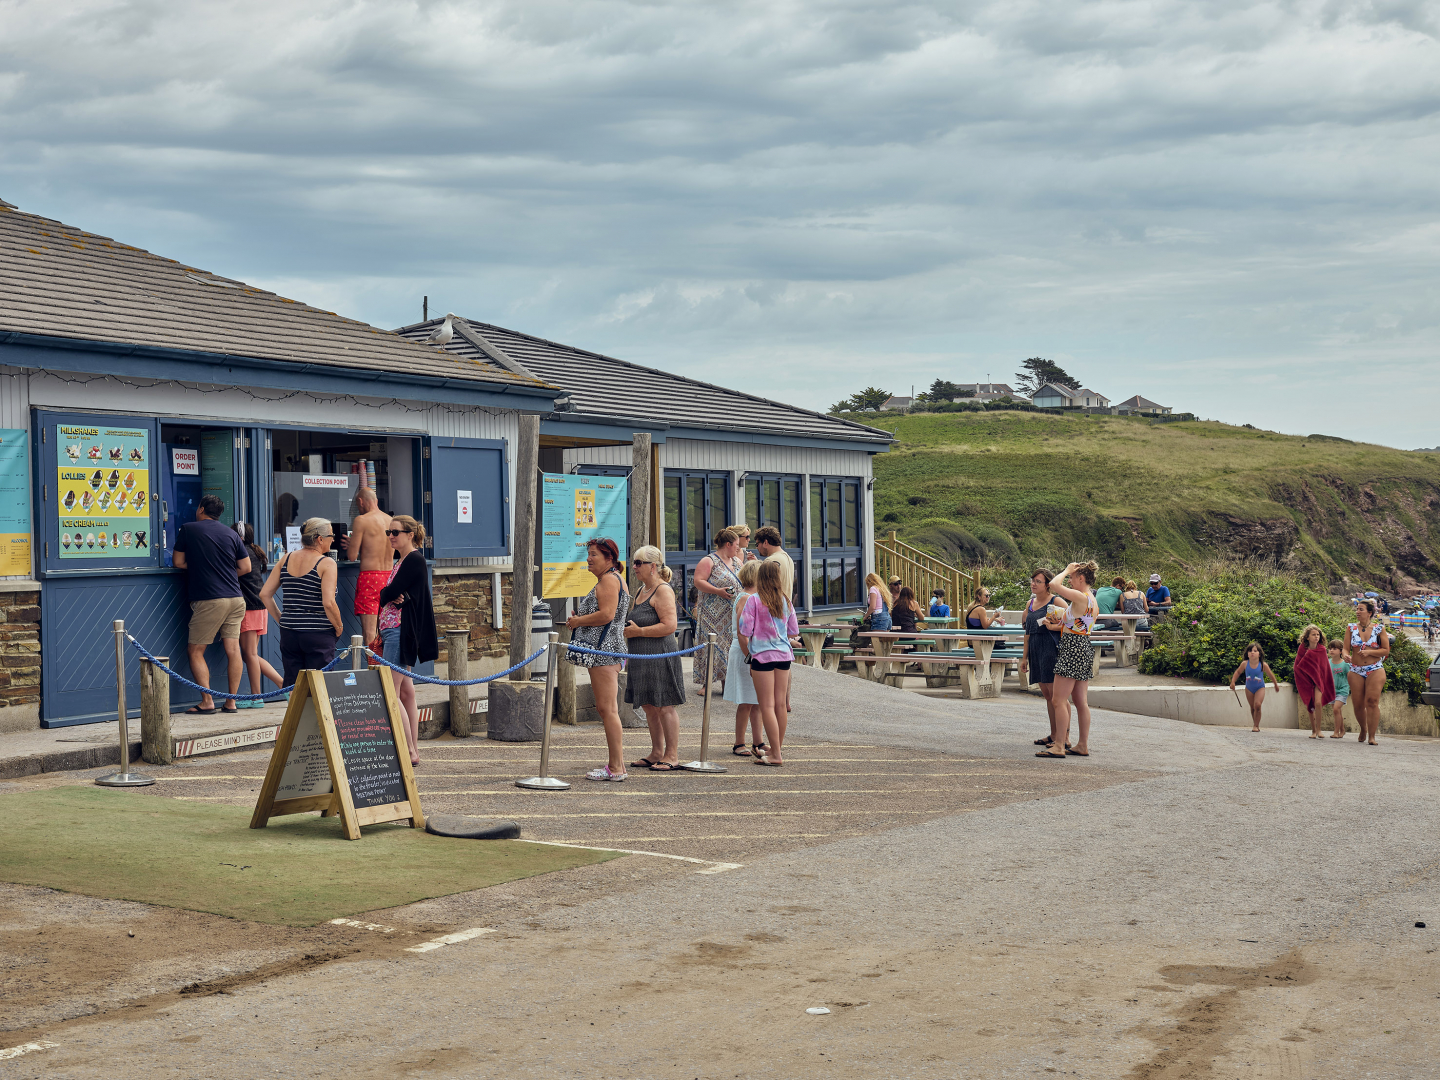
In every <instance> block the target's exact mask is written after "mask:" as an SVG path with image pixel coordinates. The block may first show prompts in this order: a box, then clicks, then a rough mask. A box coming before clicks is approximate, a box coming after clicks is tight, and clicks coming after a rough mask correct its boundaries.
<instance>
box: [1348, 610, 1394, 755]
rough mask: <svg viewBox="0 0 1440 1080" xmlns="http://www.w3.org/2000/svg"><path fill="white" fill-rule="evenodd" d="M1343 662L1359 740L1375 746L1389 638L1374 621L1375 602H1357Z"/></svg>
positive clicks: (1378, 728) (1349, 628)
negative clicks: (1346, 665)
mask: <svg viewBox="0 0 1440 1080" xmlns="http://www.w3.org/2000/svg"><path fill="white" fill-rule="evenodd" d="M1341 640H1342V641H1343V642H1344V644H1345V652H1344V660H1345V662H1346V663H1347V664H1349V665H1350V703H1351V705H1352V707H1353V708H1354V709H1355V723H1356V725H1357V726H1358V727H1359V728H1360V741H1361V742H1368V743H1369V744H1370V745H1371V746H1374V745H1375V734H1376V732H1378V731H1379V730H1380V691H1381V690H1383V689H1385V658H1386V657H1387V656H1389V655H1390V635H1389V634H1387V633H1386V632H1385V627H1383V626H1381V625H1380V624H1379V623H1377V622H1376V621H1375V601H1374V600H1368V599H1367V600H1361V601H1360V602H1359V603H1358V604H1357V605H1356V606H1355V621H1354V622H1353V623H1351V624H1350V626H1349V627H1348V628H1347V630H1346V633H1345V637H1344V638H1342V639H1341Z"/></svg>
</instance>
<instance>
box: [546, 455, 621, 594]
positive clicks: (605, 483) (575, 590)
mask: <svg viewBox="0 0 1440 1080" xmlns="http://www.w3.org/2000/svg"><path fill="white" fill-rule="evenodd" d="M541 480H542V481H543V483H541V485H540V488H541V498H540V532H541V536H540V552H541V555H540V582H541V595H542V596H544V597H545V598H546V599H550V598H552V597H557V596H584V595H585V594H586V593H588V592H589V591H590V590H591V589H593V588H594V587H595V575H594V574H592V573H590V571H589V569H587V567H586V565H585V559H586V556H587V555H588V551H587V549H586V544H587V542H588V541H590V540H592V539H596V538H598V537H602V536H605V537H609V538H610V539H611V540H614V541H615V546H616V547H618V548H619V549H620V562H621V564H622V565H623V564H624V562H625V548H626V543H625V541H626V539H627V537H626V533H627V531H628V526H627V521H628V514H629V509H630V495H629V489H630V483H629V481H628V480H626V479H625V478H624V477H619V476H567V475H561V474H556V473H543V474H541Z"/></svg>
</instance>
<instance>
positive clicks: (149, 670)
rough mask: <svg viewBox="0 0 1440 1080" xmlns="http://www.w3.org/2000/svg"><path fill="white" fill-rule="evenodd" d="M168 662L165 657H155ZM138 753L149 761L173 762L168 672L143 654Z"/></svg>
mask: <svg viewBox="0 0 1440 1080" xmlns="http://www.w3.org/2000/svg"><path fill="white" fill-rule="evenodd" d="M156 659H157V660H159V661H160V663H162V664H164V663H168V662H169V657H166V656H159V657H156ZM140 756H141V757H142V758H144V759H145V760H146V761H148V762H149V763H150V764H151V765H173V764H174V763H175V740H174V739H172V738H171V737H170V676H168V675H166V674H165V672H163V671H161V670H160V668H159V666H158V665H156V664H153V663H151V662H150V661H149V660H146V659H144V658H143V657H142V658H141V660H140Z"/></svg>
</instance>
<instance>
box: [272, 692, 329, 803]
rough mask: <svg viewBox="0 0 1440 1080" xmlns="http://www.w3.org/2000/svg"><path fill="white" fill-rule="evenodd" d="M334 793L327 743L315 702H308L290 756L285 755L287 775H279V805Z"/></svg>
mask: <svg viewBox="0 0 1440 1080" xmlns="http://www.w3.org/2000/svg"><path fill="white" fill-rule="evenodd" d="M333 790H334V784H333V782H332V781H331V779H330V762H329V759H327V758H326V756H325V739H324V737H323V736H322V735H321V734H320V722H319V720H318V719H317V718H316V716H315V702H314V700H313V699H309V698H307V699H306V701H305V704H304V706H303V707H302V709H301V711H300V721H299V723H297V724H296V725H295V737H294V740H293V741H292V742H291V743H290V752H289V753H288V754H286V755H285V771H284V772H282V773H281V774H280V786H279V787H278V788H277V789H276V790H275V798H276V800H277V801H282V800H285V799H305V798H309V797H310V796H311V795H324V794H326V793H327V792H330V791H333Z"/></svg>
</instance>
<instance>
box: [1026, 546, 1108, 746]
mask: <svg viewBox="0 0 1440 1080" xmlns="http://www.w3.org/2000/svg"><path fill="white" fill-rule="evenodd" d="M1099 572H1100V567H1099V566H1097V565H1096V564H1095V563H1094V562H1086V563H1071V564H1070V565H1069V566H1067V567H1065V569H1064V570H1061V571H1060V573H1059V574H1057V575H1056V576H1055V577H1054V578H1053V579H1051V581H1050V591H1051V592H1052V593H1054V594H1055V595H1056V596H1059V597H1060V598H1061V599H1064V600H1068V601H1070V604H1069V606H1068V607H1066V609H1065V627H1064V629H1063V630H1062V631H1061V632H1060V647H1059V650H1058V652H1057V653H1056V658H1055V686H1054V688H1053V689H1052V690H1051V691H1050V700H1051V701H1052V702H1053V704H1054V708H1053V710H1052V717H1053V718H1052V720H1051V726H1050V745H1049V746H1047V747H1046V748H1045V749H1043V750H1041V751H1040V753H1038V754H1036V755H1035V756H1036V757H1053V758H1063V757H1064V756H1065V755H1066V754H1073V755H1075V756H1076V757H1089V756H1090V703H1089V701H1088V700H1086V694H1087V692H1088V690H1089V686H1090V674H1091V672H1092V671H1093V670H1094V665H1095V647H1094V645H1092V644H1091V643H1090V629H1091V627H1093V626H1094V625H1095V619H1096V616H1098V615H1099V614H1100V603H1099V601H1098V600H1096V599H1095V593H1094V588H1095V575H1096V574H1097V573H1099ZM1072 578H1077V579H1078V580H1077V581H1075V582H1074V584H1075V585H1078V586H1079V587H1078V588H1071V587H1069V586H1067V585H1066V582H1068V581H1070V580H1071V579H1072ZM1072 702H1073V703H1074V705H1075V719H1076V722H1077V723H1078V725H1079V728H1080V737H1079V739H1078V740H1077V741H1076V743H1075V745H1074V746H1073V747H1070V748H1069V749H1066V744H1067V743H1069V741H1070V705H1071V703H1072Z"/></svg>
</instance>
